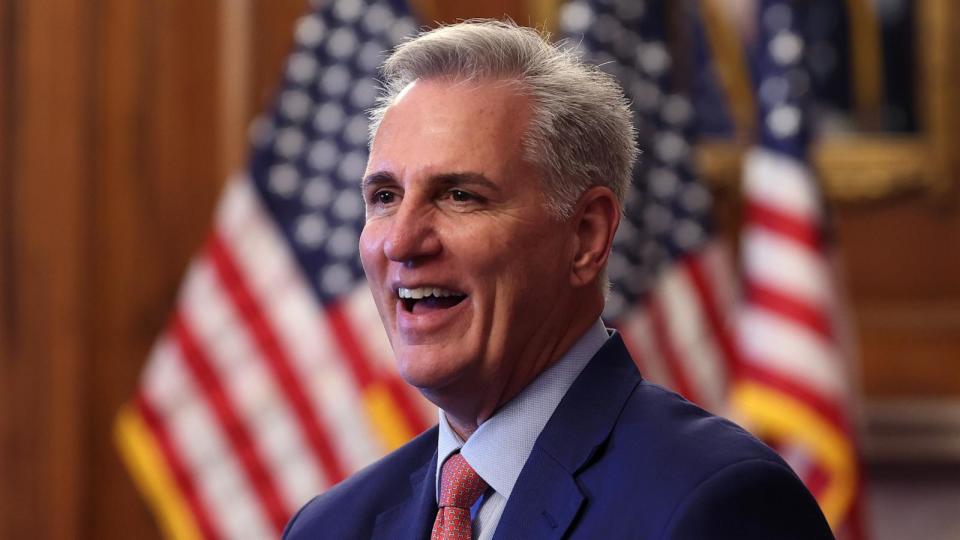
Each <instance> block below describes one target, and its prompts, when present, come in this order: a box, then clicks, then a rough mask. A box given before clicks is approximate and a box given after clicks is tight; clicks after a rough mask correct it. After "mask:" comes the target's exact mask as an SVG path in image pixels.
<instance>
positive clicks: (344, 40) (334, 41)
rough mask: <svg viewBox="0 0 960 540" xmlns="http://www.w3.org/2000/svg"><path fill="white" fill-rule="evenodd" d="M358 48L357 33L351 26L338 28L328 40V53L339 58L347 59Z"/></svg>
mask: <svg viewBox="0 0 960 540" xmlns="http://www.w3.org/2000/svg"><path fill="white" fill-rule="evenodd" d="M338 5H339V2H338ZM356 48H357V34H356V33H355V32H354V31H353V30H351V29H350V28H337V29H336V30H334V31H333V32H332V33H331V34H330V38H329V39H328V40H327V54H329V55H330V56H331V57H333V58H335V59H337V60H344V59H346V58H347V57H349V56H350V55H352V54H353V52H354V51H355V50H356Z"/></svg>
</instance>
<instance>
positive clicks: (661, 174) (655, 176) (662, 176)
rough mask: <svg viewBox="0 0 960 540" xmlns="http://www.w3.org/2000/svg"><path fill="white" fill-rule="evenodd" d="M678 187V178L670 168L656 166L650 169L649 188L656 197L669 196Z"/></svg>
mask: <svg viewBox="0 0 960 540" xmlns="http://www.w3.org/2000/svg"><path fill="white" fill-rule="evenodd" d="M679 187H680V179H679V178H678V177H677V173H675V172H673V171H672V170H671V169H668V168H665V167H657V168H655V169H653V170H652V171H650V190H651V192H653V194H654V195H655V196H656V197H657V198H660V199H668V198H671V197H673V196H674V195H675V194H676V192H677V189H678V188H679Z"/></svg>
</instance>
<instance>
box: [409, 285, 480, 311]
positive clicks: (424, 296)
mask: <svg viewBox="0 0 960 540" xmlns="http://www.w3.org/2000/svg"><path fill="white" fill-rule="evenodd" d="M397 296H399V297H400V302H401V303H402V304H403V309H404V310H405V311H408V312H410V313H422V312H425V311H428V310H434V309H448V308H452V307H453V306H455V305H457V304H459V303H460V302H463V300H464V299H465V298H466V297H467V295H465V294H463V293H460V292H457V291H451V290H449V289H441V288H439V287H416V288H412V289H408V288H406V287H400V288H399V289H398V290H397Z"/></svg>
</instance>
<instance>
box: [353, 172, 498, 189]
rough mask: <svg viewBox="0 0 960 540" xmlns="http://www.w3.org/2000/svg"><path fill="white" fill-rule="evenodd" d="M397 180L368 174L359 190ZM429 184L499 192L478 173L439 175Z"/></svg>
mask: <svg viewBox="0 0 960 540" xmlns="http://www.w3.org/2000/svg"><path fill="white" fill-rule="evenodd" d="M396 181H397V179H396V177H395V176H394V175H393V173H390V172H387V171H378V172H375V173H371V174H368V175H367V176H366V177H364V179H363V181H361V183H360V189H361V190H362V191H366V190H368V189H370V187H372V186H381V185H384V184H393V183H396ZM430 183H432V184H436V185H439V186H441V187H446V188H451V187H460V186H471V185H474V186H477V185H478V186H482V187H485V188H487V189H489V190H491V191H496V192H500V191H501V189H500V186H498V185H497V184H496V183H494V182H493V181H491V180H490V179H489V178H487V177H486V176H484V175H483V173H478V172H452V173H440V174H435V175H433V176H431V177H430Z"/></svg>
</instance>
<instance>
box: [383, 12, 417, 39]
mask: <svg viewBox="0 0 960 540" xmlns="http://www.w3.org/2000/svg"><path fill="white" fill-rule="evenodd" d="M416 30H417V26H416V25H415V24H414V23H413V19H412V18H410V17H408V16H404V17H401V18H399V19H397V21H396V22H395V23H393V24H392V25H391V26H390V28H389V29H388V30H387V35H388V37H389V38H390V44H391V45H398V44H400V43H401V42H402V41H404V40H405V39H407V38H408V37H409V36H410V35H411V34H413V33H414V32H416Z"/></svg>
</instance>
